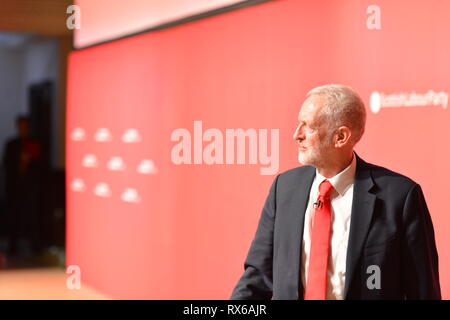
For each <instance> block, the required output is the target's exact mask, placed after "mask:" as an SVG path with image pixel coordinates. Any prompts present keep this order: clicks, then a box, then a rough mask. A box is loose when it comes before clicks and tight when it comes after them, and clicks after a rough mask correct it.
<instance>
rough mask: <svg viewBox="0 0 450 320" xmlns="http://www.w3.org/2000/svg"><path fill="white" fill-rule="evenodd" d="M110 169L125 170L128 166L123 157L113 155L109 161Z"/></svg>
mask: <svg viewBox="0 0 450 320" xmlns="http://www.w3.org/2000/svg"><path fill="white" fill-rule="evenodd" d="M107 166H108V169H109V170H112V171H123V170H125V168H126V166H125V163H124V162H123V160H122V158H121V157H112V158H111V159H110V160H109V161H108V165H107Z"/></svg>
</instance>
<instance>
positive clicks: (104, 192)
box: [94, 182, 111, 198]
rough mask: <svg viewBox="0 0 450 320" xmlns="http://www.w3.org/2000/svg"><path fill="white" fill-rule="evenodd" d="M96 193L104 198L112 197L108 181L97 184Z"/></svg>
mask: <svg viewBox="0 0 450 320" xmlns="http://www.w3.org/2000/svg"><path fill="white" fill-rule="evenodd" d="M94 194H95V195H96V196H99V197H102V198H109V197H111V190H110V189H109V186H108V185H107V184H106V183H103V182H101V183H98V184H97V185H96V186H95V189H94Z"/></svg>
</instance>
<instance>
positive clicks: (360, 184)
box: [344, 156, 376, 298]
mask: <svg viewBox="0 0 450 320" xmlns="http://www.w3.org/2000/svg"><path fill="white" fill-rule="evenodd" d="M356 159H357V165H356V175H355V183H354V187H353V188H354V189H353V204H352V212H351V219H350V234H349V239H348V249H347V260H346V277H345V291H344V296H345V298H347V295H348V291H349V287H350V285H351V282H352V280H353V277H354V274H355V268H356V267H357V265H358V262H359V259H360V256H361V251H362V248H363V245H364V242H365V240H366V237H367V233H368V231H369V227H370V222H371V221H372V216H373V210H374V207H375V200H376V196H375V195H374V194H373V193H370V192H369V191H370V189H371V188H372V187H373V186H374V183H373V180H372V177H371V172H370V167H369V166H368V165H367V163H366V162H364V161H363V160H362V159H361V158H359V157H358V156H356Z"/></svg>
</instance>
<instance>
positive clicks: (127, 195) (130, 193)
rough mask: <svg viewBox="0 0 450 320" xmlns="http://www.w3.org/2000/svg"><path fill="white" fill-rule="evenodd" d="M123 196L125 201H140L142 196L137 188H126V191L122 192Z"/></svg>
mask: <svg viewBox="0 0 450 320" xmlns="http://www.w3.org/2000/svg"><path fill="white" fill-rule="evenodd" d="M121 198H122V200H123V201H125V202H130V203H138V202H140V201H141V197H140V196H139V193H138V192H137V190H136V189H131V188H127V189H125V191H124V192H123V193H122V196H121Z"/></svg>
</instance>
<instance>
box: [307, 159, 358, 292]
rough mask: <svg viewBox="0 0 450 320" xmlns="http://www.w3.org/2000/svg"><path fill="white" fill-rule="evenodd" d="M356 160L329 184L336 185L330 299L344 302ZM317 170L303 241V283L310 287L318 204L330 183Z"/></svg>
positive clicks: (333, 207) (329, 261)
mask: <svg viewBox="0 0 450 320" xmlns="http://www.w3.org/2000/svg"><path fill="white" fill-rule="evenodd" d="M355 172H356V157H355V155H354V154H353V160H352V162H351V164H350V165H349V166H348V167H347V168H345V169H344V170H342V171H341V172H340V173H338V174H337V175H335V176H334V177H332V178H329V179H328V181H329V182H330V183H331V184H332V185H333V187H334V190H333V192H332V193H331V195H330V197H331V215H332V218H331V235H330V241H331V243H330V256H329V258H328V272H327V294H326V299H327V300H342V299H344V287H345V266H346V258H347V245H348V235H349V231H350V217H351V211H352V202H353V184H354V181H355ZM326 179H327V178H325V177H324V176H322V175H321V174H320V173H319V172H318V171H317V170H316V176H315V178H314V181H313V184H312V186H311V192H310V194H309V201H308V206H307V208H306V212H305V225H304V229H303V241H302V269H301V270H302V275H301V276H302V283H303V288H306V283H307V280H308V266H309V254H310V248H311V232H312V221H313V219H311V218H313V214H314V202H316V201H317V197H318V196H319V185H320V183H321V182H322V181H323V180H326Z"/></svg>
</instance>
